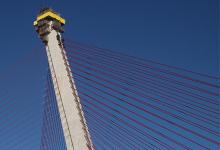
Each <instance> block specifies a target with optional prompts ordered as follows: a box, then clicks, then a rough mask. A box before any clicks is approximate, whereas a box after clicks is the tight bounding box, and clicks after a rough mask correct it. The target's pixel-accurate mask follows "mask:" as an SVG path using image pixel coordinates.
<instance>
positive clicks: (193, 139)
mask: <svg viewBox="0 0 220 150" xmlns="http://www.w3.org/2000/svg"><path fill="white" fill-rule="evenodd" d="M65 45H66V50H67V55H68V59H69V62H70V66H71V68H72V72H73V76H74V79H75V80H76V84H77V88H78V92H79V96H80V99H81V102H82V105H83V110H84V112H85V117H86V120H87V124H88V126H89V131H90V133H91V136H92V140H93V143H94V146H95V148H96V149H100V150H102V149H126V150H127V149H128V150H129V149H140V150H142V149H149V150H151V149H187V150H191V149H218V148H219V146H220V142H219V141H220V132H219V126H220V124H219V123H220V120H219V114H220V111H219V97H220V94H219V89H220V86H219V77H214V76H211V75H208V74H202V73H197V72H194V71H190V70H186V69H183V68H179V67H173V66H169V65H166V64H162V63H159V62H154V61H151V60H144V59H139V58H136V57H133V56H128V55H124V54H121V53H117V52H114V51H112V50H108V49H102V48H99V47H95V46H89V45H84V44H81V43H78V42H74V41H67V42H66V43H65Z"/></svg>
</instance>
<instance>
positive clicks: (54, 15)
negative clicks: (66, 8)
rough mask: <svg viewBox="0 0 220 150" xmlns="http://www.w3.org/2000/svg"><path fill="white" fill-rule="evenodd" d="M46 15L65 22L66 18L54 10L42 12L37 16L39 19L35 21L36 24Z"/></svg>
mask: <svg viewBox="0 0 220 150" xmlns="http://www.w3.org/2000/svg"><path fill="white" fill-rule="evenodd" d="M46 17H51V18H54V19H56V20H58V21H59V22H60V23H62V24H65V22H66V21H65V19H63V18H61V17H60V16H59V15H57V14H55V13H53V12H46V13H45V14H42V15H40V16H38V17H37V20H36V21H35V22H34V26H36V25H37V23H38V21H40V20H42V19H44V18H46Z"/></svg>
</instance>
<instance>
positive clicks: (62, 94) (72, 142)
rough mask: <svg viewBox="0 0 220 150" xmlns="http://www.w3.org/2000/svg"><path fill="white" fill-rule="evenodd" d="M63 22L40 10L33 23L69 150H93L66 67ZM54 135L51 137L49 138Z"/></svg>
mask: <svg viewBox="0 0 220 150" xmlns="http://www.w3.org/2000/svg"><path fill="white" fill-rule="evenodd" d="M64 24H65V20H64V19H63V18H61V17H60V15H59V14H57V13H56V12H54V11H53V10H52V9H48V8H46V9H43V10H41V12H40V14H39V15H38V17H37V20H36V21H35V22H34V26H35V27H36V31H37V32H38V34H39V36H40V38H41V39H42V41H43V42H44V44H45V47H46V51H47V57H48V62H49V67H50V72H51V75H52V80H53V85H54V90H55V94H56V99H57V104H58V108H59V113H60V118H61V124H62V127H63V131H64V136H65V141H66V145H67V149H68V150H93V145H92V141H91V138H90V134H89V131H88V127H87V125H86V120H85V118H84V114H83V111H82V106H81V103H80V99H79V97H78V94H77V90H76V86H75V83H74V80H73V77H72V73H71V70H70V67H69V62H68V59H67V56H66V52H65V50H64V46H63V42H62V41H63V40H62V37H61V34H62V33H63V32H64V30H63V28H62V27H63V25H64ZM52 136H53V135H52Z"/></svg>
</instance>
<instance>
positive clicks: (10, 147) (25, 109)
mask: <svg viewBox="0 0 220 150" xmlns="http://www.w3.org/2000/svg"><path fill="white" fill-rule="evenodd" d="M38 54H39V53H36V52H35V50H34V51H33V50H32V51H29V52H28V53H26V54H25V55H24V56H22V57H21V58H19V59H18V60H16V61H15V63H14V64H13V65H11V66H9V67H7V68H6V70H4V72H2V73H1V75H0V80H1V81H0V83H1V84H0V149H1V150H18V149H39V144H40V125H41V121H40V119H39V118H40V114H39V113H40V108H39V107H40V103H41V101H40V100H39V99H38V98H36V97H35V98H33V97H31V96H30V95H29V93H26V92H27V91H28V92H31V90H33V89H34V88H33V89H28V90H27V89H26V86H27V84H26V83H25V81H23V85H19V86H18V85H17V83H19V82H20V81H21V82H22V80H21V78H22V77H21V76H22V75H23V72H22V71H21V70H24V69H26V71H28V70H27V66H26V64H29V65H32V64H33V63H34V60H35V59H34V58H36V56H38ZM22 67H23V68H22ZM18 70H19V71H18ZM21 74H22V75H21ZM25 75H27V76H25ZM25 75H24V77H25V78H28V77H29V75H30V74H28V73H27V72H25ZM17 87H19V88H17ZM33 87H34V86H33ZM39 97H41V96H39ZM36 99H37V100H38V101H35V100H36ZM38 106H39V107H38Z"/></svg>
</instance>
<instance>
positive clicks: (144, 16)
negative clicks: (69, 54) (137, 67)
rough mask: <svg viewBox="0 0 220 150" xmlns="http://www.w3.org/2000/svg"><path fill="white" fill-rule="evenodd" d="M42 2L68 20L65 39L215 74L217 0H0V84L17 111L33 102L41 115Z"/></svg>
mask: <svg viewBox="0 0 220 150" xmlns="http://www.w3.org/2000/svg"><path fill="white" fill-rule="evenodd" d="M45 5H48V6H50V7H52V8H53V9H54V10H56V11H58V12H60V13H61V14H62V16H63V17H64V18H65V19H66V20H67V23H66V25H65V30H66V32H65V34H64V37H65V38H68V39H73V40H77V41H80V42H83V43H88V44H94V45H98V46H101V47H105V48H110V49H114V50H115V51H119V52H123V53H126V54H130V55H134V56H137V57H142V58H146V59H152V60H156V61H159V62H163V63H166V64H170V65H174V66H179V67H183V68H188V69H190V70H194V71H198V72H204V73H208V74H212V75H215V76H217V75H219V72H218V70H219V49H218V48H219V47H218V44H219V41H218V34H219V15H218V13H219V12H218V11H219V10H218V9H219V4H218V0H178V1H177V0H166V1H165V0H137V1H134V0H133V1H132V0H120V1H119V0H111V1H103V0H92V1H85V0H84V1H82V0H63V1H61V0H60V1H58V0H57V1H56V0H54V1H52V0H38V1H36V0H20V1H11V0H8V1H2V2H1V5H0V18H1V21H0V22H1V36H0V41H1V55H0V77H1V74H2V77H4V78H2V79H0V80H1V82H0V84H1V85H0V87H1V89H4V90H5V91H8V93H9V94H8V95H10V97H12V99H14V101H19V102H21V103H20V104H19V105H17V107H14V108H13V110H14V111H15V112H17V111H19V110H22V111H24V108H26V107H24V105H25V104H29V103H33V104H32V107H31V108H30V109H31V111H32V112H33V115H35V116H36V117H37V118H40V113H41V109H40V106H41V103H42V97H43V93H44V92H43V91H44V89H43V88H44V84H45V83H44V81H45V74H46V71H47V63H46V57H45V53H44V49H43V44H42V43H41V41H40V40H39V38H38V36H37V34H36V32H35V30H34V27H33V25H32V24H33V21H34V19H35V18H36V15H37V13H38V12H39V10H40V8H41V7H43V6H45ZM30 51H35V52H34V55H33V56H31V57H28V58H30V59H26V58H25V63H24V62H23V63H21V64H20V65H19V63H18V62H20V60H21V58H23V57H25V56H26V55H28V53H30ZM31 53H32V52H31ZM15 64H16V65H15ZM0 93H1V92H0ZM25 110H26V109H25ZM26 111H27V112H30V110H26ZM17 120H19V119H17ZM38 121H39V120H38ZM36 124H37V123H36ZM0 127H1V126H0ZM0 134H1V133H0ZM0 136H1V135H0ZM0 138H1V137H0ZM0 140H2V139H0Z"/></svg>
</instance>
